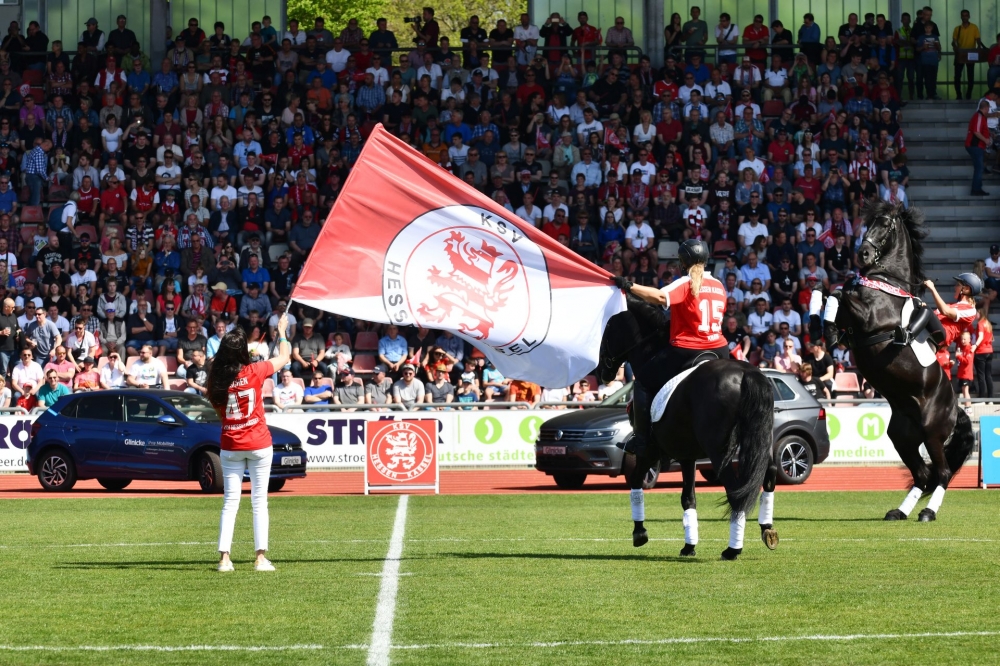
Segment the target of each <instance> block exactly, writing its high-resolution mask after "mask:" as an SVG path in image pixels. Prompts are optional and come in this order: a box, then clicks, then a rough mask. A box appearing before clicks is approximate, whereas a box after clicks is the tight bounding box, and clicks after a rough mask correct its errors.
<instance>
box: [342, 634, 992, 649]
mask: <svg viewBox="0 0 1000 666" xmlns="http://www.w3.org/2000/svg"><path fill="white" fill-rule="evenodd" d="M995 636H1000V631H945V632H931V631H928V632H921V633H912V634H841V635H835V634H813V635H806V636H750V637H727V636H692V637H678V638H658V639H641V638H633V639H622V640H607V641H602V640H592V641H534V642H530V643H438V644H433V643H428V644H425V645H419V644H415V645H393V646H392V648H393V649H394V650H454V649H466V650H488V649H494V648H530V649H545V648H559V647H624V646H629V645H640V646H655V645H690V644H699V643H731V644H741V643H792V642H809V641H815V642H829V643H846V642H853V641H874V640H913V639H921V638H973V637H995ZM344 647H360V646H344Z"/></svg>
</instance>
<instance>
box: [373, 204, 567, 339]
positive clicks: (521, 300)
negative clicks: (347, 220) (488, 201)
mask: <svg viewBox="0 0 1000 666" xmlns="http://www.w3.org/2000/svg"><path fill="white" fill-rule="evenodd" d="M382 299H383V302H384V304H385V311H386V314H387V315H388V317H389V320H390V321H393V322H395V323H397V324H400V325H404V326H422V327H424V328H437V329H441V328H446V329H450V330H452V331H455V332H456V333H458V334H459V335H462V336H464V337H466V338H469V339H470V340H473V341H480V342H483V343H484V344H487V345H489V346H491V347H493V348H494V349H496V350H497V351H499V352H501V353H504V354H513V355H517V354H523V353H526V352H529V351H531V350H532V349H534V348H535V347H537V346H538V345H539V344H541V343H542V341H543V340H544V339H545V336H546V335H547V334H548V330H549V323H550V319H551V311H552V303H551V288H550V286H549V276H548V269H547V267H546V262H545V256H544V255H543V254H542V250H541V248H539V247H538V246H537V245H536V244H535V243H534V242H533V241H532V240H531V239H529V238H528V237H527V236H526V235H525V234H524V233H523V232H522V231H521V230H520V229H519V228H517V227H516V226H515V225H514V224H512V223H511V222H510V221H508V220H505V219H502V218H498V217H497V216H496V215H494V214H493V213H491V212H489V211H487V210H485V209H483V208H479V207H477V206H446V207H444V208H439V209H437V210H432V211H428V212H427V213H424V214H423V215H421V216H420V217H418V218H416V219H415V220H413V221H412V222H410V223H409V224H408V225H407V226H406V227H404V228H403V229H402V231H400V232H399V234H398V235H397V236H396V238H394V239H393V241H392V243H391V244H390V245H389V249H388V251H387V252H386V256H385V266H384V268H383V272H382Z"/></svg>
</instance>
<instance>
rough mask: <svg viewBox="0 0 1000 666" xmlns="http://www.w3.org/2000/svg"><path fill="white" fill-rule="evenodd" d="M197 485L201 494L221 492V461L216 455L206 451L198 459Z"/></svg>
mask: <svg viewBox="0 0 1000 666" xmlns="http://www.w3.org/2000/svg"><path fill="white" fill-rule="evenodd" d="M198 484H199V485H200V486H201V492H203V493H221V492H222V461H221V460H219V454H218V453H215V452H214V451H206V452H205V453H203V454H201V457H200V458H198Z"/></svg>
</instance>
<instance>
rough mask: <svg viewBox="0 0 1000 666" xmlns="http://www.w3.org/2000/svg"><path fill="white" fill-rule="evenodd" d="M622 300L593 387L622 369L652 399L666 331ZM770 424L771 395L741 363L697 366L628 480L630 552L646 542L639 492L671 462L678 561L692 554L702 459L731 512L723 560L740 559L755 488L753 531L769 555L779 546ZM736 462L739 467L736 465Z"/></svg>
mask: <svg viewBox="0 0 1000 666" xmlns="http://www.w3.org/2000/svg"><path fill="white" fill-rule="evenodd" d="M627 299H628V301H627V302H628V309H627V310H625V311H624V312H621V313H619V314H617V315H615V316H613V317H612V318H611V319H610V320H609V321H608V325H607V327H606V328H605V330H604V337H603V339H602V340H601V359H600V366H599V372H600V377H599V379H600V380H601V381H602V382H607V381H610V380H611V379H613V378H614V375H615V373H616V371H617V370H618V368H619V367H620V366H621V364H622V363H624V362H625V361H628V362H629V363H630V364H631V366H632V370H633V372H634V373H635V379H636V382H639V383H641V384H642V385H643V386H645V387H646V390H647V391H649V392H650V393H651V394H652V393H655V392H656V391H657V390H658V389H659V388H660V387H661V386H662V385H663V384H664V383H665V381H666V379H667V378H666V376H665V374H664V370H663V367H662V364H660V363H659V362H658V356H659V355H660V352H661V351H662V350H663V349H664V348H666V347H668V346H669V344H670V342H669V338H670V334H669V324H668V323H667V321H666V316H665V314H664V313H663V311H662V309H660V308H658V307H656V306H653V305H649V304H647V303H645V302H643V301H640V300H639V299H637V298H635V297H633V296H631V295H630V296H628V297H627ZM713 358H714V356H713ZM773 420H774V393H773V388H772V387H771V383H770V381H768V379H767V378H766V377H765V376H764V375H763V374H762V373H761V372H760V371H759V370H757V369H756V368H754V367H752V366H750V365H748V364H746V363H740V362H737V361H732V360H718V359H716V360H712V361H709V362H706V363H703V364H701V365H699V366H697V368H696V369H695V370H694V371H693V372H692V373H691V374H690V375H689V376H688V377H687V378H686V379H684V380H683V381H681V382H680V383H679V384H678V386H677V387H676V389H675V390H674V392H673V395H672V397H671V398H670V401H669V402H668V403H667V408H666V410H665V412H664V414H663V416H662V418H661V419H660V420H659V421H657V422H656V423H654V424H653V427H652V432H651V437H650V444H649V446H648V447H647V448H646V450H643V451H638V452H636V454H635V455H636V464H635V466H634V471H633V472H632V473H631V474H630V478H629V485H630V487H631V488H632V518H633V520H634V521H635V527H634V531H633V532H632V543H633V545H635V546H637V547H638V546H642V545H644V544H645V543H646V542H647V541H648V540H649V537H648V535H647V533H646V529H645V527H644V526H643V521H644V520H645V505H644V501H643V494H642V492H643V491H642V484H643V480H644V478H645V475H646V472H647V471H648V470H649V469H650V468H651V467H653V466H654V465H655V464H656V463H657V462H658V461H660V460H662V461H664V462H667V463H669V461H670V460H676V461H678V462H679V463H680V465H681V472H682V474H683V477H684V484H683V491H682V493H681V506H683V508H684V548H683V550H681V553H680V554H681V555H683V556H693V555H694V554H695V546H696V545H697V543H698V514H697V510H696V501H695V493H694V483H695V461H696V460H698V459H699V458H706V457H707V458H710V459H711V461H712V467H713V469H715V470H716V471H717V473H718V480H719V482H721V483H722V485H723V486H724V487H725V489H726V501H727V502H728V507H729V515H730V530H729V532H730V539H729V547H728V548H726V550H725V551H723V553H722V557H723V559H727V560H735V559H736V558H737V557H738V556H739V554H740V553H741V552H742V550H743V530H744V528H745V525H746V516H747V514H749V513H750V511H751V510H752V509H753V507H754V504H755V503H756V501H757V494H758V491H759V490H760V489H761V486H763V487H764V493H763V494H762V495H761V501H760V513H759V515H758V523H759V524H760V529H761V538H762V540H763V541H764V543H765V544H766V545H767V547H768V548H770V549H772V550H773V549H774V548H775V546H776V545H777V543H778V534H777V532H776V531H775V530H774V529H773V524H772V523H773V520H774V484H775V481H776V480H777V467H776V465H775V464H774V460H773V455H772V426H773ZM629 455H631V454H629ZM737 455H738V457H739V461H738V463H737V464H736V465H734V460H736V459H737Z"/></svg>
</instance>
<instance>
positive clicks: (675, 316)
mask: <svg viewBox="0 0 1000 666" xmlns="http://www.w3.org/2000/svg"><path fill="white" fill-rule="evenodd" d="M660 291H662V292H663V294H664V295H665V296H666V297H667V305H666V306H665V309H669V310H670V311H671V315H670V344H672V345H673V346H675V347H682V348H684V349H715V348H717V347H720V346H722V345H723V344H725V340H724V338H723V337H722V317H723V313H724V312H725V311H726V290H725V287H723V286H722V283H721V282H719V281H718V280H716V279H715V278H714V277H712V276H711V275H708V274H707V273H706V274H705V278H704V280H702V283H701V291H699V292H698V296H697V297H695V296H694V295H693V294H691V278H690V277H688V276H686V275H685V276H684V277H682V278H679V279H677V280H674V281H673V282H671V283H670V284H668V285H667V286H666V287H664V288H663V289H661V290H660Z"/></svg>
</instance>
